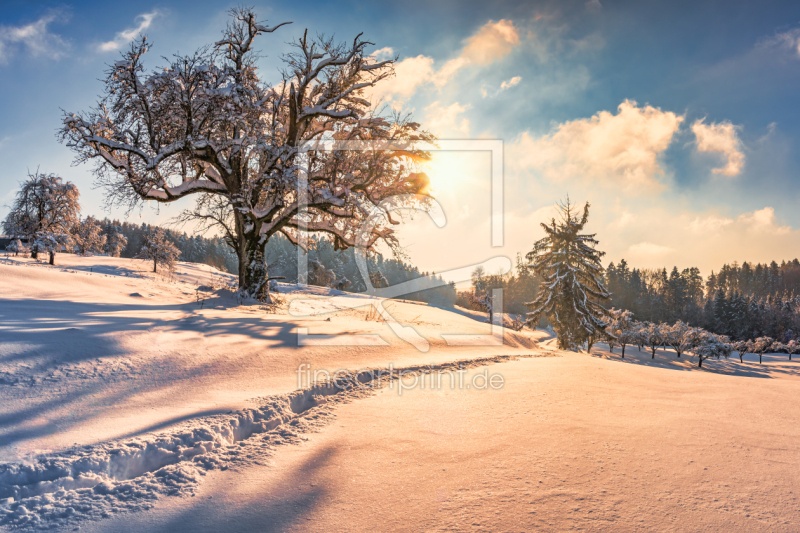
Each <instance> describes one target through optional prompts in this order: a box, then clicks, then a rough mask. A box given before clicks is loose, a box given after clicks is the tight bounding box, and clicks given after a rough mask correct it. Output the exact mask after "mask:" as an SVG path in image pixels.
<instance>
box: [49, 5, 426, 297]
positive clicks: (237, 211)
mask: <svg viewBox="0 0 800 533" xmlns="http://www.w3.org/2000/svg"><path fill="white" fill-rule="evenodd" d="M231 15H232V21H231V23H230V24H229V25H228V27H227V28H226V29H225V31H224V32H223V37H222V39H221V40H220V41H218V42H216V43H215V44H214V45H213V46H210V47H206V48H203V49H201V50H199V51H197V52H195V53H194V54H191V55H188V56H175V57H174V59H173V60H172V61H171V62H170V63H169V65H168V66H167V67H166V68H162V69H158V70H156V71H154V72H153V73H151V74H145V70H144V67H143V64H142V56H143V55H144V54H145V52H147V49H148V43H147V41H146V38H141V39H138V40H136V41H135V42H134V43H133V44H132V46H131V49H130V51H128V52H127V53H125V54H123V59H122V60H121V61H118V62H116V63H115V64H114V65H113V66H111V67H110V69H109V71H108V75H107V77H106V80H105V90H104V95H103V97H102V99H101V100H100V102H99V104H98V106H97V107H96V108H95V109H93V110H92V111H91V112H89V113H85V114H73V113H65V115H64V118H63V128H62V130H61V133H60V138H61V140H62V141H63V142H66V143H67V145H68V146H70V147H71V148H72V149H73V150H74V151H75V152H76V154H77V156H76V162H85V161H90V160H93V161H95V162H96V163H97V166H96V168H95V173H96V175H97V177H98V181H99V183H100V184H102V185H104V186H105V187H106V188H107V189H108V191H109V193H110V196H109V200H110V202H112V203H122V204H123V205H128V206H130V207H133V206H135V205H137V204H139V203H140V202H141V201H144V200H155V201H157V202H164V203H167V202H173V201H175V200H178V199H180V198H184V197H186V196H189V195H201V201H200V203H199V204H198V207H197V208H196V209H194V210H191V211H189V212H188V213H187V214H186V215H185V217H184V218H194V219H198V218H199V219H201V220H203V221H204V222H206V223H207V224H209V225H212V226H216V227H218V228H219V229H221V230H222V232H223V233H224V235H225V236H226V238H227V241H228V243H229V244H230V245H231V246H232V247H233V248H234V249H235V251H236V253H237V255H238V258H239V286H240V290H241V291H242V292H243V293H246V295H248V296H252V297H255V298H258V299H260V300H268V299H269V289H268V287H269V285H268V283H267V279H268V276H267V265H266V259H265V257H264V245H265V243H266V242H267V240H268V239H269V238H270V237H271V236H272V235H274V234H275V233H278V232H280V233H283V234H284V235H286V236H287V237H288V238H289V239H290V240H291V241H292V242H294V243H295V244H298V243H300V242H301V239H300V232H301V231H302V230H304V229H307V230H308V231H312V232H321V233H323V234H326V235H328V236H329V237H330V238H331V239H333V241H334V244H335V247H336V248H337V249H340V248H347V247H350V246H356V245H361V244H362V243H363V245H364V246H365V247H367V248H372V247H374V246H375V245H376V243H377V242H378V241H379V240H382V241H384V242H386V243H388V244H389V245H390V246H391V247H396V246H397V245H398V243H397V240H396V238H395V237H394V235H393V232H392V230H391V228H390V227H389V224H395V223H398V222H397V221H396V220H393V219H392V217H391V214H390V211H391V210H392V209H394V208H396V207H398V206H399V204H403V205H411V204H414V203H420V202H424V201H425V200H426V198H428V196H427V195H428V180H427V176H425V175H424V174H422V173H415V172H412V170H413V169H414V168H415V161H417V160H418V159H419V158H421V157H427V156H428V155H429V154H428V153H427V152H422V151H415V150H412V149H411V148H413V146H412V145H410V144H409V143H413V142H414V141H430V140H432V139H433V138H432V136H431V135H430V134H428V133H427V132H424V131H422V130H421V128H420V126H419V124H417V123H414V122H411V121H410V120H408V119H405V118H402V117H398V116H390V117H387V116H379V114H378V110H377V109H376V108H375V107H374V106H373V105H372V103H371V102H369V101H368V100H366V99H365V94H364V90H365V89H367V88H368V87H371V86H373V85H374V84H376V83H378V82H380V81H382V80H385V79H386V78H388V77H389V76H391V75H392V73H393V68H394V67H393V64H394V61H393V60H387V61H380V62H379V61H376V60H374V59H373V58H372V57H370V56H368V55H366V53H365V49H366V47H367V46H369V45H371V44H372V43H369V42H367V41H365V40H362V39H361V35H359V36H357V37H356V38H355V39H354V40H353V41H352V43H351V44H336V43H334V42H333V41H332V40H331V39H326V38H324V37H318V38H316V39H312V38H309V37H308V34H307V31H306V32H305V33H304V34H303V37H302V38H300V39H298V40H297V41H296V42H294V43H293V44H294V47H295V51H294V52H293V53H291V54H288V55H287V56H285V57H284V58H283V59H284V64H285V68H284V70H283V71H282V73H281V74H282V80H281V82H280V83H279V84H277V85H276V86H275V87H271V86H269V85H267V84H266V83H264V82H263V81H262V80H261V79H259V77H258V75H257V71H256V66H255V60H256V58H257V56H256V54H255V53H254V51H253V43H254V40H255V38H256V37H258V36H259V35H260V34H262V33H272V32H273V31H275V30H277V29H278V28H279V27H281V26H283V25H284V24H287V23H282V24H278V25H276V26H273V27H267V26H265V25H263V24H262V23H260V22H258V21H257V19H256V15H255V14H254V13H253V12H252V11H250V10H249V9H244V8H239V9H235V10H232V11H231ZM331 139H333V140H337V141H356V142H362V141H366V142H367V145H369V146H371V145H370V144H369V143H372V142H379V143H384V144H383V146H388V147H391V148H394V149H391V150H383V149H380V150H379V149H373V150H368V151H344V150H341V151H331V152H319V151H307V150H306V148H307V147H309V146H316V145H314V143H320V142H322V141H325V140H331ZM387 143H388V144H387ZM400 195H403V196H402V198H403V200H402V201H399V200H398V201H394V202H388V203H387V202H386V200H387V199H390V198H397V197H399V196H400ZM304 206H306V207H305V208H304ZM377 219H380V220H381V223H373V224H371V225H370V226H369V228H368V229H366V230H364V229H361V228H362V227H364V224H365V222H367V221H368V220H377Z"/></svg>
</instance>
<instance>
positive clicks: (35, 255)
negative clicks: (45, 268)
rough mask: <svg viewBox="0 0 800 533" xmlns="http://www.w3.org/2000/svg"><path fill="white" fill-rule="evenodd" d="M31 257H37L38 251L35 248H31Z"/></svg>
mask: <svg viewBox="0 0 800 533" xmlns="http://www.w3.org/2000/svg"><path fill="white" fill-rule="evenodd" d="M31 259H39V253H38V252H37V251H36V250H31Z"/></svg>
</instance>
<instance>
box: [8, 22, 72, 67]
mask: <svg viewBox="0 0 800 533" xmlns="http://www.w3.org/2000/svg"><path fill="white" fill-rule="evenodd" d="M57 18H64V15H63V14H61V13H60V12H57V11H51V12H50V13H48V14H47V15H45V16H43V17H42V18H40V19H39V20H37V21H36V22H32V23H30V24H26V25H24V26H0V63H8V60H9V59H10V58H11V56H13V55H14V53H16V52H17V50H18V49H20V48H24V49H25V50H26V51H27V52H28V53H29V54H31V55H32V56H34V57H38V56H45V57H49V58H51V59H58V58H60V57H62V56H64V55H65V54H66V52H67V50H68V49H69V44H68V43H67V42H66V41H65V40H64V39H63V38H61V36H59V35H56V34H55V33H51V32H50V31H49V30H48V28H47V26H48V25H49V24H50V23H51V22H53V21H54V20H56V19H57Z"/></svg>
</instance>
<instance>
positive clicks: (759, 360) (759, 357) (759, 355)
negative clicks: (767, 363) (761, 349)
mask: <svg viewBox="0 0 800 533" xmlns="http://www.w3.org/2000/svg"><path fill="white" fill-rule="evenodd" d="M761 355H762V354H758V364H759V365H760V364H761Z"/></svg>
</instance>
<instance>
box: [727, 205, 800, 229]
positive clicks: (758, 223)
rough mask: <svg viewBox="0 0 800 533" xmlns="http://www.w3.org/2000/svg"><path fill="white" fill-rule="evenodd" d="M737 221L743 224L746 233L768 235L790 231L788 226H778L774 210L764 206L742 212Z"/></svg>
mask: <svg viewBox="0 0 800 533" xmlns="http://www.w3.org/2000/svg"><path fill="white" fill-rule="evenodd" d="M736 221H737V223H738V224H739V225H741V226H744V230H745V231H746V232H747V233H762V234H768V235H786V234H788V233H791V231H792V228H791V227H790V226H779V225H778V223H777V219H776V218H775V210H774V209H773V208H771V207H765V208H763V209H759V210H757V211H753V212H752V213H744V214H741V215H739V217H738V218H737V219H736Z"/></svg>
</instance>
